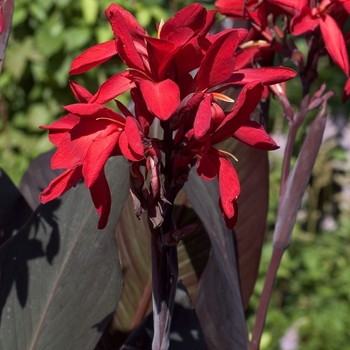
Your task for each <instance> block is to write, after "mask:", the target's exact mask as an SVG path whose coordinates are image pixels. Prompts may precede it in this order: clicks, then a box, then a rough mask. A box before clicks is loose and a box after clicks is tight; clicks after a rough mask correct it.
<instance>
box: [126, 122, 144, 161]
mask: <svg viewBox="0 0 350 350" xmlns="http://www.w3.org/2000/svg"><path fill="white" fill-rule="evenodd" d="M125 134H126V136H127V138H128V142H129V146H130V148H131V149H132V150H133V151H134V152H135V153H136V154H138V155H139V156H140V157H141V159H142V158H143V157H144V153H145V150H144V148H143V144H142V139H141V135H140V127H139V125H138V123H137V121H136V120H135V118H133V117H127V118H126V122H125Z"/></svg>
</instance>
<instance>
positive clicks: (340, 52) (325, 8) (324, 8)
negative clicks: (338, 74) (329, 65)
mask: <svg viewBox="0 0 350 350" xmlns="http://www.w3.org/2000/svg"><path fill="white" fill-rule="evenodd" d="M298 10H299V12H298V13H297V14H296V15H295V16H294V17H293V19H292V21H291V25H290V26H291V32H292V34H293V35H302V34H305V33H307V32H313V31H315V30H316V28H318V27H319V28H320V30H321V33H322V36H323V40H324V43H325V46H326V49H327V51H328V53H329V55H330V56H331V57H332V59H333V61H334V62H335V63H336V64H337V65H338V66H339V67H340V68H341V69H342V70H343V71H344V73H345V74H346V76H349V58H348V54H347V51H346V45H345V40H344V37H343V34H342V32H341V30H340V28H339V23H342V22H344V21H343V19H341V17H342V15H343V14H344V12H345V11H347V12H348V13H350V5H349V1H345V0H342V1H337V0H336V1H332V0H323V1H321V3H320V4H319V6H318V7H310V6H309V1H307V0H300V1H299V6H298ZM344 10H345V11H344ZM345 13H346V12H345ZM339 16H340V18H338V17H339ZM335 18H336V20H335Z"/></svg>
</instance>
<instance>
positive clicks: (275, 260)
mask: <svg viewBox="0 0 350 350" xmlns="http://www.w3.org/2000/svg"><path fill="white" fill-rule="evenodd" d="M283 253H284V249H282V248H280V247H273V251H272V257H271V261H270V264H269V268H268V271H267V275H266V280H265V284H264V289H263V292H262V294H261V297H260V302H259V307H258V312H257V315H256V320H255V325H254V329H253V336H252V340H251V342H250V346H249V350H259V346H260V340H261V336H262V332H263V330H264V326H265V321H266V315H267V309H268V306H269V301H270V296H271V292H272V288H273V285H274V282H275V278H276V274H277V270H278V268H279V265H280V262H281V259H282V256H283Z"/></svg>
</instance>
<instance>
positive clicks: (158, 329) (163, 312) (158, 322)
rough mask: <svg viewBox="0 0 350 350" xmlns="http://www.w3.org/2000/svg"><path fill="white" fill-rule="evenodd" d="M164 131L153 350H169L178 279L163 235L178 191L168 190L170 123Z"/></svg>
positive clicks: (155, 239) (155, 243)
mask: <svg viewBox="0 0 350 350" xmlns="http://www.w3.org/2000/svg"><path fill="white" fill-rule="evenodd" d="M162 128H163V129H164V154H165V167H164V171H163V174H164V177H165V182H164V187H165V196H166V200H167V202H163V203H162V212H163V219H164V221H163V223H162V225H161V227H159V228H157V229H153V230H152V232H153V234H152V288H153V325H154V337H153V343H152V349H153V350H167V349H168V348H169V331H170V324H171V318H172V312H173V308H174V301H175V292H176V285H177V279H178V261H177V247H176V246H169V244H167V242H166V240H165V239H164V237H165V234H166V233H168V232H170V231H172V230H174V228H175V226H174V221H173V203H174V200H175V197H176V195H177V193H178V191H179V189H178V188H175V187H171V184H172V181H173V163H172V156H171V154H172V151H173V138H172V130H171V128H170V123H169V122H165V123H163V124H162Z"/></svg>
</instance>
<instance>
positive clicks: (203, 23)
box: [40, 4, 295, 228]
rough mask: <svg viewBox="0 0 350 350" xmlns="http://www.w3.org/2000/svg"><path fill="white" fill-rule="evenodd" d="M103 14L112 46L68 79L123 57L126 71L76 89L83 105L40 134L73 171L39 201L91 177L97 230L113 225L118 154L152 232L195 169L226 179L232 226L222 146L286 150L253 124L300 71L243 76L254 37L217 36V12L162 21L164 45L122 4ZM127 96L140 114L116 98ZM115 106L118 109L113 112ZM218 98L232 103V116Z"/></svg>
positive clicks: (193, 8)
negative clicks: (111, 165) (246, 46)
mask: <svg viewBox="0 0 350 350" xmlns="http://www.w3.org/2000/svg"><path fill="white" fill-rule="evenodd" d="M105 13H106V16H107V18H108V20H109V22H110V25H111V28H112V30H113V33H114V37H115V38H114V40H111V41H108V42H105V43H102V44H98V45H95V46H93V47H91V48H89V49H88V50H86V51H85V52H83V53H82V54H81V55H79V56H78V57H77V58H76V59H75V60H74V61H73V63H72V66H71V70H70V74H81V73H84V72H86V71H87V70H89V69H91V68H93V67H95V66H97V65H100V64H102V63H103V62H105V61H107V60H108V59H110V58H111V57H113V56H115V55H118V56H119V57H120V58H121V59H122V61H123V62H124V63H125V64H126V65H127V67H128V69H127V70H126V71H123V72H119V73H117V74H115V75H114V76H112V77H110V78H109V79H108V80H107V81H106V82H104V83H103V84H102V85H101V86H100V88H99V89H98V91H97V92H96V93H95V94H92V93H90V92H89V91H88V90H86V89H85V88H83V87H82V86H80V85H78V84H77V83H75V82H71V89H72V91H73V93H74V95H75V97H76V98H77V100H78V103H76V104H72V105H68V106H65V107H64V109H65V110H66V112H67V114H66V115H65V116H64V117H63V118H61V119H60V120H58V121H55V122H54V123H52V124H51V125H49V126H43V127H42V128H43V129H47V130H48V131H49V139H50V141H51V142H52V143H53V144H54V145H55V146H56V147H57V151H56V153H55V155H54V156H53V158H52V161H51V166H52V168H53V169H57V168H62V169H65V171H64V172H63V173H62V174H61V175H60V176H58V177H57V178H56V179H54V180H53V181H52V182H51V183H50V184H49V186H48V187H47V188H46V189H45V190H44V191H43V192H42V193H41V196H40V198H41V202H42V203H46V202H48V201H50V200H53V199H55V198H57V197H58V196H60V195H62V194H63V193H65V192H66V191H67V190H69V189H70V188H71V187H72V186H73V185H74V184H76V183H77V182H78V181H79V180H80V179H82V178H83V179H84V182H85V184H86V187H87V188H88V189H89V190H90V193H91V197H92V200H93V202H94V205H95V207H96V210H97V212H98V214H99V215H100V220H99V224H98V227H99V228H103V227H105V225H106V223H107V221H108V216H109V213H110V208H111V196H110V192H109V187H108V183H107V180H106V177H105V173H104V165H105V163H106V162H107V160H108V158H110V157H113V156H124V157H125V158H126V159H127V160H128V161H129V162H130V191H131V194H132V197H133V200H134V206H135V211H136V214H137V215H138V216H139V215H141V213H142V212H144V211H146V210H147V211H148V215H149V217H150V219H151V221H152V222H153V226H154V227H159V226H160V225H161V224H162V220H163V206H164V205H165V204H166V203H173V200H174V197H175V195H176V193H177V192H178V190H179V189H180V188H181V187H182V186H183V184H184V182H186V181H187V178H188V173H189V171H190V169H191V168H192V167H196V170H197V173H198V175H199V176H200V177H202V178H203V179H205V180H212V179H214V178H216V177H217V178H218V182H219V189H220V199H219V206H220V208H221V210H222V214H223V216H224V218H225V220H226V223H227V225H228V227H233V225H234V224H235V221H236V218H237V198H238V195H239V193H240V185H239V180H238V177H237V173H236V171H235V169H234V167H233V165H232V163H231V161H230V155H228V154H227V152H225V151H222V150H219V149H217V148H216V147H215V145H216V144H218V143H219V142H221V141H224V140H226V139H228V138H230V137H233V138H235V139H237V140H239V141H241V142H244V143H245V144H247V145H250V146H252V147H255V148H258V149H263V150H273V149H276V148H278V146H277V145H276V143H275V142H274V141H273V140H272V139H271V138H270V137H269V135H268V134H267V133H266V132H265V130H264V128H263V127H262V126H261V125H260V124H258V123H256V122H253V121H251V120H250V119H249V118H250V115H251V113H252V112H253V111H254V109H255V108H256V106H257V104H258V103H259V101H260V99H261V96H262V93H263V91H264V87H265V86H267V85H271V84H277V83H280V82H284V81H286V80H288V79H291V78H293V77H294V76H295V72H294V71H293V70H291V69H288V68H280V67H273V68H272V67H271V68H260V69H254V68H242V69H240V68H239V65H240V64H238V68H237V60H238V57H237V51H238V48H239V46H240V45H241V44H242V42H243V41H244V40H245V38H246V36H247V31H246V30H245V29H227V30H225V31H223V32H220V33H218V34H214V35H211V34H210V33H209V29H210V28H211V26H212V24H213V23H214V21H215V14H216V12H215V11H207V10H206V9H205V8H204V7H203V6H201V5H200V4H193V5H190V6H188V7H186V8H184V9H183V10H181V11H179V12H178V13H177V14H176V15H175V16H174V17H172V18H171V19H169V20H168V21H166V22H165V23H164V22H161V23H160V24H159V25H158V28H157V29H158V31H157V33H158V35H157V37H156V38H153V37H150V36H149V35H148V34H147V32H146V31H145V30H144V29H143V28H142V27H141V26H140V25H139V23H138V22H137V21H136V19H135V18H134V17H133V16H132V15H131V14H130V13H129V12H127V11H126V10H124V9H123V8H122V7H120V6H119V5H116V4H112V5H110V6H109V7H108V9H107V10H106V12H105ZM238 63H239V62H238ZM231 86H238V87H240V88H241V92H240V94H239V95H238V97H237V100H236V101H233V100H232V99H231V98H230V97H228V96H226V95H225V94H224V93H223V92H224V91H225V89H227V88H228V87H231ZM126 91H130V96H131V99H132V101H133V103H134V108H133V110H131V108H128V107H127V106H125V105H123V104H122V103H121V102H120V101H118V96H119V95H120V94H122V93H124V92H126ZM113 100H114V101H115V105H116V109H115V110H114V109H111V108H109V107H106V106H105V104H106V103H107V102H110V101H113ZM220 100H221V101H225V102H226V104H227V105H228V106H229V108H228V109H227V111H224V110H223V109H222V107H220V105H219V103H218V101H220ZM154 123H159V124H160V126H161V128H162V129H163V138H156V137H151V133H150V130H151V126H152V124H154ZM147 179H148V180H147Z"/></svg>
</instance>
